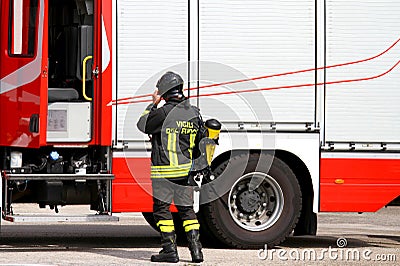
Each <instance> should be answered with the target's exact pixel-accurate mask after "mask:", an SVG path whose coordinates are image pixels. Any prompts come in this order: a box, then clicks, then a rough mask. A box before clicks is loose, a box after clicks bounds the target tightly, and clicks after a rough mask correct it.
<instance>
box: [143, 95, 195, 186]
mask: <svg viewBox="0 0 400 266" xmlns="http://www.w3.org/2000/svg"><path fill="white" fill-rule="evenodd" d="M201 126H202V120H201V117H200V114H199V110H198V109H197V108H196V107H194V106H191V105H190V103H189V102H188V101H186V100H178V99H170V100H169V101H167V102H166V103H165V104H164V105H163V106H162V107H160V108H157V106H155V105H153V104H150V105H149V106H147V108H146V110H145V111H144V112H143V114H142V116H141V117H140V119H139V121H138V123H137V127H138V128H139V130H140V131H142V132H144V133H146V134H149V135H151V144H152V150H151V178H168V179H173V180H179V179H184V178H187V176H188V173H189V171H190V169H191V165H192V157H193V149H194V147H195V145H196V142H198V138H196V136H197V133H198V131H199V129H200V127H201Z"/></svg>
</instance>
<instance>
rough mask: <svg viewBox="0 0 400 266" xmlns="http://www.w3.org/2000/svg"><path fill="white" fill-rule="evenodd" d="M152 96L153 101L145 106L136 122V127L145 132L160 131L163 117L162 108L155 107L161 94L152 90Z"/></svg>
mask: <svg viewBox="0 0 400 266" xmlns="http://www.w3.org/2000/svg"><path fill="white" fill-rule="evenodd" d="M152 97H153V103H151V104H149V105H148V106H147V107H146V109H145V110H144V112H143V113H142V115H141V117H140V118H139V121H138V122H137V124H136V125H137V127H138V129H139V130H140V131H142V132H143V133H146V134H155V133H159V132H161V128H162V123H163V121H164V119H165V112H164V110H163V109H157V105H158V104H159V103H160V101H161V96H160V95H158V90H155V91H154V93H153V95H152Z"/></svg>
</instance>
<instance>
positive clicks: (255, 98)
mask: <svg viewBox="0 0 400 266" xmlns="http://www.w3.org/2000/svg"><path fill="white" fill-rule="evenodd" d="M199 13H200V21H199V24H200V32H199V36H200V37H199V39H200V41H199V47H200V48H199V57H200V58H199V59H200V61H201V63H200V80H201V85H207V84H212V83H217V82H224V81H229V80H236V79H242V78H246V77H248V78H253V77H259V76H265V75H270V74H278V73H285V72H291V71H297V70H303V69H312V68H315V1H313V0H280V1H276V0H268V1H266V0H249V1H241V0H229V1H228V0H221V1H215V0H200V12H199ZM212 62H213V63H212ZM314 82H315V73H314V71H310V72H307V73H302V74H294V75H285V76H281V77H274V78H268V79H262V80H257V81H254V82H245V83H240V84H234V85H228V86H224V87H216V88H207V89H206V88H205V89H201V91H200V95H201V94H208V93H219V92H223V91H239V90H246V89H254V88H256V89H257V88H258V89H260V88H273V87H281V86H291V85H300V84H313V83H314ZM314 92H315V87H314V86H313V85H311V86H305V87H301V88H286V89H282V88H281V89H276V90H270V91H264V92H262V93H260V92H252V93H240V94H231V95H220V96H218V97H203V98H201V99H200V107H201V110H202V112H203V113H204V114H205V116H214V117H218V118H219V119H220V120H222V121H243V122H246V121H277V122H313V121H314V109H315V103H314V102H315V96H314Z"/></svg>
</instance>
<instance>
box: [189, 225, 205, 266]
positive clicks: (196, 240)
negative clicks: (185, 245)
mask: <svg viewBox="0 0 400 266" xmlns="http://www.w3.org/2000/svg"><path fill="white" fill-rule="evenodd" d="M186 236H187V239H188V242H189V249H190V255H192V262H196V263H200V262H202V261H203V252H202V251H201V248H202V246H201V243H200V233H199V230H196V229H194V230H190V231H188V232H186Z"/></svg>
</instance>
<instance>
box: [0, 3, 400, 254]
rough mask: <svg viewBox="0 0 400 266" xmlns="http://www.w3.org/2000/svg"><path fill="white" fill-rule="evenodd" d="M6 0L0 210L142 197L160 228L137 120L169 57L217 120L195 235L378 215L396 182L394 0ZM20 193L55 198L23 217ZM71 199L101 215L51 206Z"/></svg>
mask: <svg viewBox="0 0 400 266" xmlns="http://www.w3.org/2000/svg"><path fill="white" fill-rule="evenodd" d="M0 6H1V12H0V21H1V24H0V36H1V42H0V50H1V52H0V168H1V179H0V187H1V190H0V199H1V201H0V209H1V216H2V219H4V220H7V221H11V222H42V221H85V222H95V221H105V220H106V221H114V220H116V219H118V218H117V217H115V216H113V215H112V214H113V213H122V212H142V213H143V215H144V217H145V218H146V219H147V221H148V222H149V223H150V224H151V225H153V226H154V221H152V215H151V212H152V197H151V181H150V150H151V147H150V144H149V143H150V142H149V141H148V136H145V135H143V134H141V133H140V132H139V131H138V130H137V128H136V122H137V120H138V118H139V117H140V115H141V113H142V112H143V110H144V109H145V107H146V105H147V104H149V103H150V102H151V93H152V92H153V90H154V88H155V84H156V81H157V79H158V78H159V77H160V76H161V75H162V74H163V73H165V72H166V71H176V72H177V73H179V74H180V75H182V77H184V80H185V93H186V94H187V95H188V96H189V97H190V101H191V103H192V104H193V105H197V106H198V107H199V108H200V110H201V113H202V115H203V117H204V118H207V117H214V118H217V119H218V120H219V121H221V123H222V125H223V128H222V131H221V134H220V140H219V145H218V146H217V147H216V150H215V154H214V159H213V161H212V164H211V167H212V170H213V175H212V176H210V178H209V179H208V180H205V182H204V184H203V185H202V187H201V189H200V198H198V202H197V203H196V204H197V205H196V206H197V207H198V208H199V212H198V217H199V220H200V222H201V230H202V233H201V234H202V237H204V238H205V239H206V238H207V239H211V240H212V241H215V243H222V244H225V245H228V246H232V247H237V248H254V247H260V246H263V245H264V244H268V245H271V246H272V245H277V244H279V243H281V242H282V241H283V240H284V239H285V238H286V237H288V236H289V235H290V234H292V233H293V234H295V235H301V234H311V235H313V234H315V233H316V229H317V218H316V214H317V213H319V212H375V211H377V210H379V209H380V208H382V207H384V206H386V205H387V204H389V203H390V202H392V201H393V200H394V199H396V198H397V197H399V195H400V115H399V113H400V107H399V106H400V105H399V102H400V89H399V88H400V87H399V84H400V72H399V66H398V64H399V62H400V61H399V58H400V56H399V55H400V44H399V43H398V42H399V40H400V39H399V38H400V35H399V31H398V29H399V28H400V17H399V16H398V13H399V11H400V2H396V1H389V0H379V1H378V0H369V1H365V0H279V1H272V0H271V1H259V0H248V1H241V0H230V1H227V0H221V1H212V0H168V1H161V0H153V1H143V0H137V1H131V0H117V1H109V0H0ZM20 203H32V204H37V205H38V209H39V208H51V209H54V210H55V211H56V212H61V213H59V214H57V215H53V216H49V217H48V216H43V215H39V214H38V213H33V214H29V215H22V214H20V213H16V211H14V209H13V206H14V207H15V206H16V205H17V204H20ZM75 204H80V205H87V206H88V207H89V208H90V210H94V211H96V215H88V216H66V215H62V208H60V207H62V206H66V205H75ZM172 208H173V207H172ZM0 220H1V219H0ZM176 224H177V225H178V223H176Z"/></svg>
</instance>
